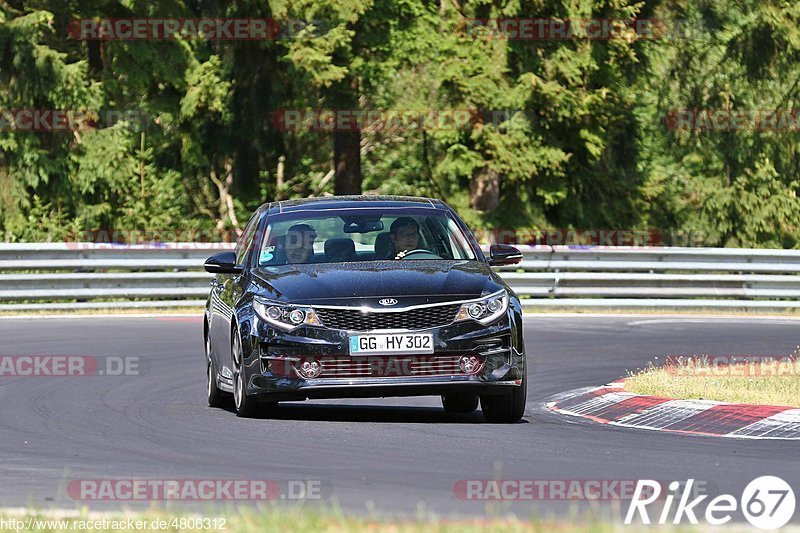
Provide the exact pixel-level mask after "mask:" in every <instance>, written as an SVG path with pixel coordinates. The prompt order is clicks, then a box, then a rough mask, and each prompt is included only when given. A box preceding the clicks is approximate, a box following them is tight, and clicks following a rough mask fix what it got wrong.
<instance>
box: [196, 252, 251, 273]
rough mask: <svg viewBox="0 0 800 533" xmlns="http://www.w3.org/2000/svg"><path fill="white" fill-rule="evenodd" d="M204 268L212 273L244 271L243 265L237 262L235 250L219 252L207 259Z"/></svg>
mask: <svg viewBox="0 0 800 533" xmlns="http://www.w3.org/2000/svg"><path fill="white" fill-rule="evenodd" d="M203 268H205V269H206V272H210V273H211V274H241V273H242V272H244V267H243V266H242V265H237V264H236V254H235V253H233V252H219V253H217V254H214V255H212V256H211V257H209V258H208V259H206V262H205V264H204V265H203Z"/></svg>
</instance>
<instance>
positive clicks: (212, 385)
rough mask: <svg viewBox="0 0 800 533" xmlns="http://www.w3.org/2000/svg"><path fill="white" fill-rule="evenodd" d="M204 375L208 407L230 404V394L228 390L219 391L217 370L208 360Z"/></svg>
mask: <svg viewBox="0 0 800 533" xmlns="http://www.w3.org/2000/svg"><path fill="white" fill-rule="evenodd" d="M206 376H207V377H206V380H207V387H208V405H209V407H227V406H228V405H230V401H231V395H230V393H229V392H224V391H221V390H220V389H219V387H218V386H217V370H216V368H215V367H214V363H212V362H211V361H209V362H208V370H207V372H206Z"/></svg>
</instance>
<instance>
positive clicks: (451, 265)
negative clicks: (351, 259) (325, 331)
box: [253, 260, 503, 306]
mask: <svg viewBox="0 0 800 533" xmlns="http://www.w3.org/2000/svg"><path fill="white" fill-rule="evenodd" d="M253 283H255V284H256V285H257V286H258V287H257V291H256V292H257V293H258V294H259V295H260V296H264V297H266V298H270V299H275V300H281V301H286V302H292V303H302V304H313V303H325V304H327V305H353V304H354V303H358V302H354V300H359V299H369V298H376V297H377V298H384V297H387V298H395V299H397V300H398V303H399V304H400V305H402V306H405V305H414V304H418V303H431V302H438V301H448V300H453V299H457V298H476V297H479V296H481V295H484V294H490V293H492V292H496V291H498V290H500V289H502V288H503V285H502V283H501V282H500V281H499V278H498V277H497V275H496V274H495V273H494V272H492V271H491V269H490V268H489V267H488V266H487V265H486V264H485V263H483V262H481V261H442V260H427V261H426V260H417V261H414V260H405V261H396V260H393V261H368V262H367V261H364V262H356V263H328V264H307V265H282V266H275V267H260V268H257V269H255V270H254V276H253Z"/></svg>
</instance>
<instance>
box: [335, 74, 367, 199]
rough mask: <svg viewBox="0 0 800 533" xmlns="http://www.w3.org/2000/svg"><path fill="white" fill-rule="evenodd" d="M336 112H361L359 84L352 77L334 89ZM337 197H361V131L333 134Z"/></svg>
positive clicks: (348, 130) (342, 131)
mask: <svg viewBox="0 0 800 533" xmlns="http://www.w3.org/2000/svg"><path fill="white" fill-rule="evenodd" d="M330 95H331V98H330V102H331V104H332V107H333V110H334V111H336V110H346V111H355V110H357V109H358V84H357V83H356V82H355V80H353V79H352V78H351V77H350V76H347V77H346V78H345V79H343V80H342V81H340V82H339V83H337V84H335V85H334V86H333V87H331V93H330ZM333 170H334V172H335V174H334V183H333V192H334V194H361V131H360V130H358V129H357V128H355V127H354V128H353V129H342V130H339V129H334V131H333Z"/></svg>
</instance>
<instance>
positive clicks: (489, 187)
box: [469, 167, 500, 211]
mask: <svg viewBox="0 0 800 533" xmlns="http://www.w3.org/2000/svg"><path fill="white" fill-rule="evenodd" d="M469 203H470V205H471V206H472V207H473V208H474V209H477V210H479V211H494V210H495V209H497V206H498V205H499V204H500V175H499V174H498V173H497V171H495V170H492V169H490V168H488V167H481V168H480V169H478V170H476V171H475V173H474V174H473V176H472V181H471V182H470V184H469Z"/></svg>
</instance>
